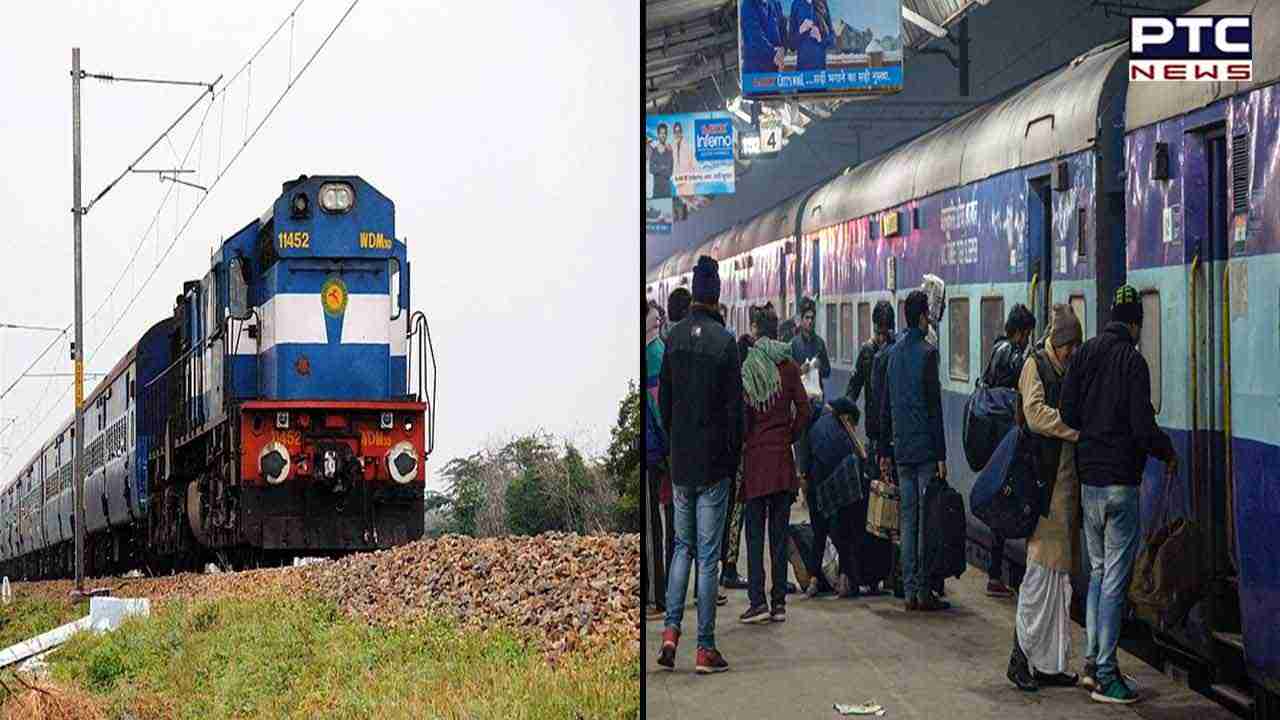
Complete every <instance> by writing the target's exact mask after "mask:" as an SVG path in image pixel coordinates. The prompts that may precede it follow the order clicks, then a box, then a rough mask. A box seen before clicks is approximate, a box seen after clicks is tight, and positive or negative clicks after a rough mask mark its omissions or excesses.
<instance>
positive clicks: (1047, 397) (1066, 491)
mask: <svg viewBox="0 0 1280 720" xmlns="http://www.w3.org/2000/svg"><path fill="white" fill-rule="evenodd" d="M1019 307H1021V306H1019ZM1083 335H1084V333H1083V331H1082V330H1081V328H1080V320H1079V319H1078V318H1077V317H1076V315H1075V312H1074V311H1073V310H1072V309H1071V306H1070V305H1064V304H1061V303H1060V304H1057V305H1054V306H1053V310H1052V319H1051V322H1050V329H1049V334H1048V337H1046V338H1045V340H1044V343H1043V344H1042V345H1041V346H1040V347H1037V348H1034V349H1033V350H1032V352H1031V354H1030V355H1029V356H1028V357H1027V359H1026V361H1025V362H1024V363H1023V365H1022V374H1021V376H1020V377H1019V379H1018V391H1019V393H1020V394H1021V396H1022V414H1023V416H1024V417H1025V418H1026V428H1027V430H1029V431H1030V433H1031V434H1032V435H1031V436H1032V437H1033V438H1034V439H1035V441H1036V445H1035V447H1036V474H1037V476H1038V477H1039V478H1040V479H1042V480H1044V479H1051V484H1050V488H1051V490H1050V492H1049V495H1050V500H1049V514H1048V515H1047V516H1044V517H1041V518H1040V519H1039V521H1038V522H1037V523H1036V529H1035V531H1033V532H1032V533H1031V537H1030V538H1028V539H1027V562H1026V574H1025V575H1024V576H1023V578H1022V585H1021V588H1020V591H1019V593H1018V610H1017V615H1016V616H1015V622H1014V639H1013V652H1012V653H1011V655H1010V657H1009V669H1008V671H1007V673H1006V675H1007V676H1008V678H1009V680H1010V681H1011V682H1012V683H1013V684H1014V685H1015V686H1017V687H1018V688H1019V689H1021V690H1025V691H1029V692H1031V691H1035V690H1038V689H1040V688H1041V687H1070V686H1073V685H1075V684H1076V683H1077V682H1078V681H1079V679H1080V678H1079V676H1077V675H1074V674H1071V673H1068V672H1067V659H1068V657H1069V656H1070V654H1071V568H1072V566H1073V562H1074V560H1075V558H1076V557H1077V556H1078V554H1079V552H1080V549H1079V547H1078V544H1079V538H1080V523H1079V520H1078V519H1077V516H1078V515H1079V512H1080V485H1079V482H1078V480H1077V478H1076V457H1075V444H1076V441H1077V440H1078V439H1079V437H1080V433H1079V432H1077V431H1076V430H1075V429H1073V428H1071V427H1070V426H1068V425H1067V424H1066V423H1065V422H1063V421H1062V415H1061V414H1060V412H1059V410H1058V407H1059V404H1060V400H1061V391H1062V379H1063V376H1064V375H1065V374H1066V372H1067V368H1068V367H1070V362H1071V357H1072V355H1073V354H1074V353H1075V352H1076V349H1077V348H1079V347H1080V343H1081V341H1082V340H1083Z"/></svg>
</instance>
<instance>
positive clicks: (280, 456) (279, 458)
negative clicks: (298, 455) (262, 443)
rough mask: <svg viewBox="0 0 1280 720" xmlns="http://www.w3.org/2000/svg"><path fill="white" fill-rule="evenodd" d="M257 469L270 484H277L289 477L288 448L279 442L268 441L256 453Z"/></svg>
mask: <svg viewBox="0 0 1280 720" xmlns="http://www.w3.org/2000/svg"><path fill="white" fill-rule="evenodd" d="M258 469H259V470H260V471H262V477H263V479H265V480H266V481H267V482H268V483H270V484H272V485H279V484H280V483H282V482H284V481H285V478H287V477H289V448H287V447H285V446H284V445H282V444H280V443H279V442H275V441H273V442H269V443H267V445H266V447H264V448H262V452H260V453H258Z"/></svg>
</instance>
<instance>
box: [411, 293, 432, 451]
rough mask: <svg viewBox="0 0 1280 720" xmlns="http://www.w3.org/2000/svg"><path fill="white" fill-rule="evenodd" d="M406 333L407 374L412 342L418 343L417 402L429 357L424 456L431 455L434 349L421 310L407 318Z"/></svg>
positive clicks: (420, 396)
mask: <svg viewBox="0 0 1280 720" xmlns="http://www.w3.org/2000/svg"><path fill="white" fill-rule="evenodd" d="M409 327H410V328H411V330H410V331H409V333H408V340H409V348H408V349H409V358H408V364H409V368H408V370H409V372H410V373H412V372H413V340H414V339H415V336H416V339H417V342H418V387H417V390H416V391H415V397H417V398H418V400H419V401H422V400H424V398H423V388H424V386H425V384H426V382H425V380H426V378H425V375H424V373H425V372H426V363H425V358H426V357H427V355H428V354H430V356H431V397H430V399H427V400H426V403H427V449H426V452H425V454H424V456H429V455H431V451H432V450H435V447H436V376H437V368H436V349H435V345H434V343H432V341H431V325H430V323H428V322H427V316H426V314H425V313H423V312H422V311H421V310H418V311H417V312H415V313H413V315H411V316H409Z"/></svg>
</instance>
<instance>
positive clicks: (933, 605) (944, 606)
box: [916, 593, 951, 612]
mask: <svg viewBox="0 0 1280 720" xmlns="http://www.w3.org/2000/svg"><path fill="white" fill-rule="evenodd" d="M950 608H951V603H949V602H947V601H946V600H939V599H938V598H937V596H935V595H933V594H932V593H925V594H924V595H921V596H920V597H919V598H918V599H917V600H916V609H917V610H919V611H920V612H936V611H938V610H949V609H950Z"/></svg>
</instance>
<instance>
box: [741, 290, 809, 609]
mask: <svg viewBox="0 0 1280 720" xmlns="http://www.w3.org/2000/svg"><path fill="white" fill-rule="evenodd" d="M757 325H758V326H759V328H760V331H761V332H760V337H759V339H757V340H756V341H755V342H754V343H752V344H751V347H750V349H748V350H747V357H746V359H745V360H743V362H742V390H743V395H744V396H745V398H744V400H745V402H746V408H747V411H746V421H747V435H746V441H745V442H744V443H743V448H742V494H743V498H744V499H745V501H746V517H747V597H748V599H749V600H750V602H751V607H749V608H748V609H747V611H746V612H745V613H743V615H742V617H741V618H740V620H741V621H742V622H744V623H760V622H769V621H773V622H782V621H783V620H786V617H787V616H786V612H787V611H786V601H787V565H786V557H787V555H786V539H787V526H788V524H789V523H790V519H791V503H792V501H794V500H795V496H796V492H797V491H799V489H800V483H799V480H798V479H797V477H796V467H795V460H794V459H793V458H792V455H791V444H792V443H793V442H795V441H796V439H797V438H798V437H799V435H800V431H801V430H802V429H803V428H804V427H805V426H806V425H807V424H808V421H809V398H808V397H807V396H806V395H805V391H804V384H803V383H802V382H801V380H800V368H799V366H798V365H796V363H795V361H794V360H792V359H791V346H790V345H788V344H786V343H783V342H778V340H777V337H778V316H777V315H776V314H775V313H773V312H772V311H770V310H762V311H760V316H759V321H758V322H757ZM766 523H767V524H768V532H769V562H770V573H771V576H772V579H773V582H772V588H771V591H770V593H769V594H770V599H771V600H772V605H773V608H772V610H770V608H769V606H768V605H766V604H765V597H764V533H765V525H766Z"/></svg>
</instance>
